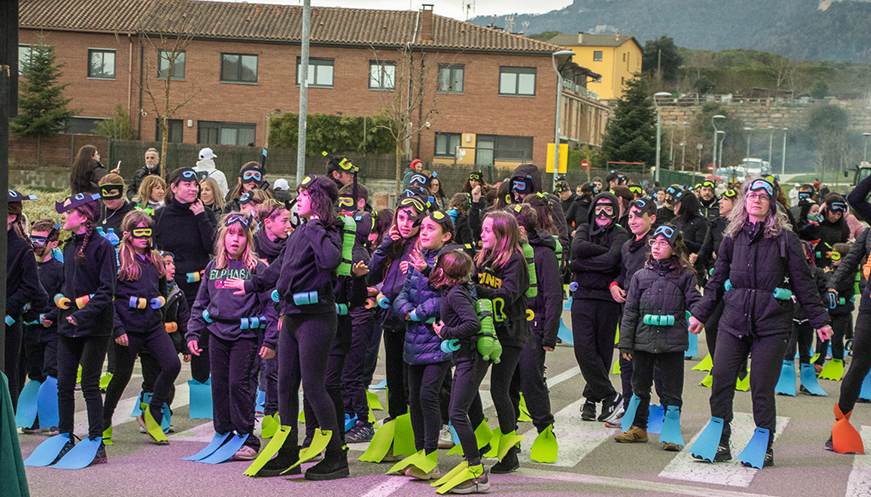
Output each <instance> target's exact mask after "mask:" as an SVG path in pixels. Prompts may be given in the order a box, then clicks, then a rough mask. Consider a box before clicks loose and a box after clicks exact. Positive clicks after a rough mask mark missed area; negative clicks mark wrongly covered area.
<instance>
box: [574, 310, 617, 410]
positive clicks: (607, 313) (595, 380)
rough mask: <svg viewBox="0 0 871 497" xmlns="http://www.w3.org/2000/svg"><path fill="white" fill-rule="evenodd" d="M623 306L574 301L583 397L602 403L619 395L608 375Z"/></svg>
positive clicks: (576, 346) (576, 353) (576, 345)
mask: <svg viewBox="0 0 871 497" xmlns="http://www.w3.org/2000/svg"><path fill="white" fill-rule="evenodd" d="M619 315H620V304H618V303H617V302H608V301H605V300H592V299H576V300H573V301H572V336H573V337H574V341H575V343H574V349H575V358H576V359H577V361H578V366H580V368H581V374H582V375H583V376H584V381H586V383H587V384H586V386H584V394H583V395H584V397H586V398H587V400H590V401H593V402H601V401H603V400H605V399H606V398H608V397H611V396H613V395H614V394H615V393H616V390H614V386H613V385H611V379H610V378H608V374H609V373H610V370H611V360H612V358H613V356H614V338H615V336H616V334H617V320H618V319H619Z"/></svg>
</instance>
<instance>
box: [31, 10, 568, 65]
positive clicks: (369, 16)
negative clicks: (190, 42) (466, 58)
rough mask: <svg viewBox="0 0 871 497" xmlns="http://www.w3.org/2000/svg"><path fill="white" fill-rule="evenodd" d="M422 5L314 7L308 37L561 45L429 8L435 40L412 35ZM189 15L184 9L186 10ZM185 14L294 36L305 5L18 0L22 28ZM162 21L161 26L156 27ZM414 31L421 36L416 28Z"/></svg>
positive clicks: (504, 48) (133, 25)
mask: <svg viewBox="0 0 871 497" xmlns="http://www.w3.org/2000/svg"><path fill="white" fill-rule="evenodd" d="M421 14H422V13H420V12H414V11H393V10H364V9H344V8H326V7H314V8H312V24H311V41H312V43H319V44H341V45H363V46H369V45H373V46H395V47H399V46H402V45H405V44H406V43H407V42H409V41H414V43H412V44H413V45H414V46H422V47H429V48H440V49H452V50H468V51H500V52H519V53H538V54H546V53H552V52H555V51H557V50H559V49H560V48H559V47H558V46H555V45H552V44H550V43H546V42H542V41H537V40H533V39H530V38H526V37H524V36H522V35H515V34H510V33H505V32H502V31H498V30H494V29H490V28H486V27H482V26H476V25H474V24H470V23H466V22H462V21H457V20H455V19H451V18H448V17H442V16H438V15H433V26H432V35H433V36H432V38H433V39H432V40H413V38H414V32H415V26H417V27H418V30H420V24H419V21H418V16H419V15H421ZM185 16H186V17H185ZM182 18H185V19H187V23H188V26H189V28H188V29H189V30H190V31H191V32H192V33H193V35H194V36H196V37H201V38H219V39H238V40H260V41H275V42H297V43H298V42H299V41H300V39H301V30H302V8H301V7H295V6H287V5H268V4H253V3H231V2H209V1H193V0H63V1H59V0H21V7H20V24H21V26H22V27H24V28H44V29H52V28H55V29H68V30H76V31H78V30H82V31H100V32H137V31H140V30H141V31H144V32H147V33H156V32H160V31H170V32H171V30H172V29H178V26H180V25H181V19H182ZM160 26H166V28H161V27H160ZM418 38H420V37H419V36H418Z"/></svg>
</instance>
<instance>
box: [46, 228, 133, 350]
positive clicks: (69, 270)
mask: <svg viewBox="0 0 871 497" xmlns="http://www.w3.org/2000/svg"><path fill="white" fill-rule="evenodd" d="M83 241H84V235H73V236H72V238H70V239H69V240H68V241H67V243H66V245H64V261H65V262H64V285H63V292H62V293H63V294H64V295H65V296H66V297H67V298H69V299H70V300H71V301H72V302H71V305H70V308H69V309H66V310H61V311H60V316H58V319H57V323H58V330H57V331H58V334H60V335H61V336H65V337H83V336H111V335H112V328H113V326H114V321H115V310H114V308H113V307H112V298H113V297H114V295H115V282H116V281H117V280H118V278H117V270H118V269H117V265H116V259H115V257H116V256H115V248H114V247H112V244H111V243H109V241H108V240H106V239H105V238H103V237H102V236H100V235H98V234H97V232H96V230H94V233H92V234H91V238H90V240H89V241H88V246H87V247H85V251H84V252H85V259H84V260H80V259H77V258H76V254H77V253H78V251H79V248H80V247H81V246H82V242H83ZM92 294H93V297H91V298H90V300H89V301H88V303H87V304H86V305H85V306H84V307H83V308H81V309H79V308H78V307H77V306H76V304H75V300H76V299H77V298H79V297H84V296H86V295H92ZM68 316H72V318H73V319H74V320H75V321H76V323H77V324H75V325H73V324H72V323H70V322H69V321H67V317H68Z"/></svg>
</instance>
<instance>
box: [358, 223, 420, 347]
mask: <svg viewBox="0 0 871 497" xmlns="http://www.w3.org/2000/svg"><path fill="white" fill-rule="evenodd" d="M394 243H403V240H399V241H396V242H394V241H393V239H392V238H390V236H385V237H384V241H383V242H382V243H381V246H380V247H378V248H377V249H376V250H375V253H374V254H372V259H371V260H370V261H369V284H370V285H371V286H375V285H377V284H378V283H381V293H383V294H384V296H385V297H387V299H388V300H390V302H393V301H394V300H396V297H397V296H398V295H399V292H401V291H402V286H403V285H404V284H405V279H406V276H407V275H406V273H403V272H402V269H401V266H402V263H403V262H408V261H410V260H411V252H412V251H414V246H415V245H416V244H417V235H414V236H413V237H412V238H411V239H409V240H407V241H405V246H404V247H403V250H402V252H401V253H399V255H398V257H397V258H396V259H395V260H394V261H393V262H389V261H387V255H388V253H389V252H390V247H391V245H393V244H394ZM383 317H384V321H383V323H382V324H381V327H382V328H384V329H388V330H393V331H400V330H404V329H405V318H404V316H400V315H399V314H397V313H396V311H394V310H393V306H390V307H388V308H387V310H386V311H385V312H384V316H383Z"/></svg>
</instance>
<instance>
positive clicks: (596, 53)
mask: <svg viewBox="0 0 871 497" xmlns="http://www.w3.org/2000/svg"><path fill="white" fill-rule="evenodd" d="M593 61H594V62H602V51H601V50H593Z"/></svg>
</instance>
